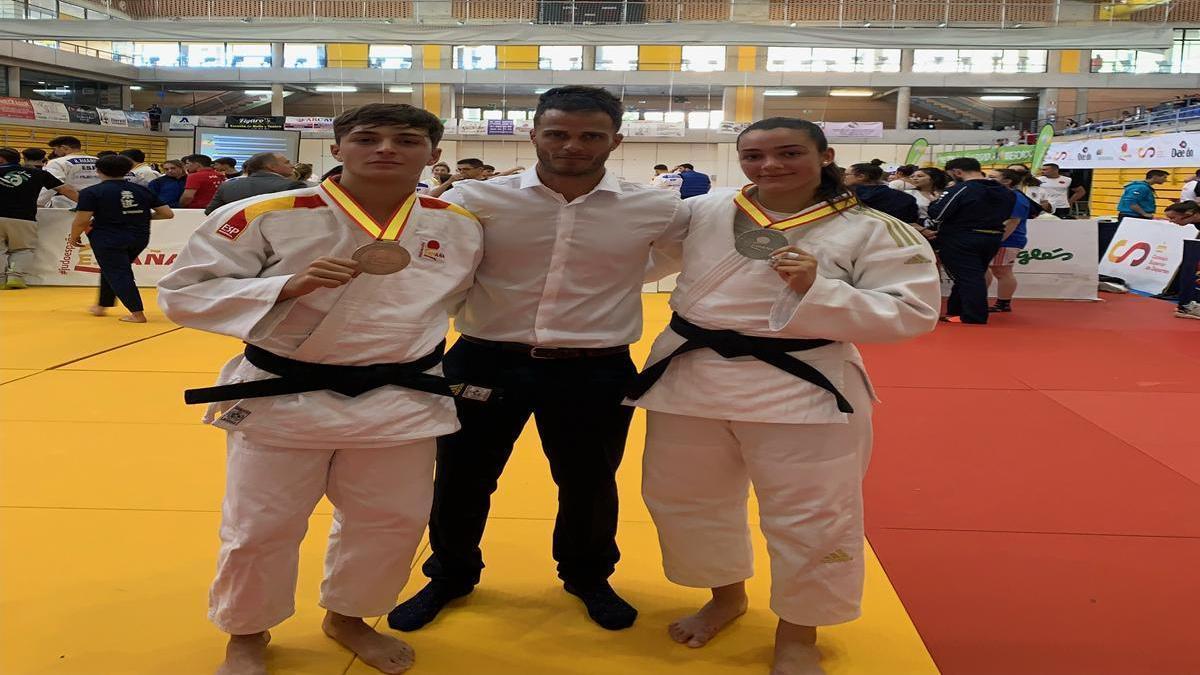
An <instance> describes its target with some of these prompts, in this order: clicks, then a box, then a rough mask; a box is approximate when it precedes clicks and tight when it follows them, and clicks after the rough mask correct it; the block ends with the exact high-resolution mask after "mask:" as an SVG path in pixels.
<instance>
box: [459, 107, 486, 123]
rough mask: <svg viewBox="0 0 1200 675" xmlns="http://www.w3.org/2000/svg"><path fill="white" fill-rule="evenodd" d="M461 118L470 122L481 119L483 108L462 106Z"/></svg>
mask: <svg viewBox="0 0 1200 675" xmlns="http://www.w3.org/2000/svg"><path fill="white" fill-rule="evenodd" d="M462 118H463V119H464V120H470V121H472V122H478V121H479V120H481V119H483V110H482V109H480V108H463V109H462Z"/></svg>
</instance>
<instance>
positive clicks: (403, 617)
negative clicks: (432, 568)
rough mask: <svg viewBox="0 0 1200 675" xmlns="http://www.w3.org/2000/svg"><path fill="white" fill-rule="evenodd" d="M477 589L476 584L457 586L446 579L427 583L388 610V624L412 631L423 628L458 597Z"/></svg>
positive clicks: (405, 630) (398, 628) (400, 629)
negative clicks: (414, 593)
mask: <svg viewBox="0 0 1200 675" xmlns="http://www.w3.org/2000/svg"><path fill="white" fill-rule="evenodd" d="M473 590H475V587H474V586H456V585H452V584H449V583H447V582H445V581H438V580H433V581H430V582H429V583H428V584H425V588H422V589H421V590H420V591H418V592H417V594H416V595H414V596H412V597H411V598H409V599H408V600H405V601H404V602H402V603H400V604H399V605H397V606H396V608H395V609H393V610H392V611H390V612H388V625H389V626H391V627H392V628H394V629H396V630H399V631H404V632H406V633H407V632H410V631H414V630H417V629H418V628H421V627H422V626H424V625H425V624H427V623H429V622H430V621H433V620H434V619H435V618H437V615H438V612H441V611H442V608H444V607H445V606H446V605H448V604H450V602H451V601H452V600H454V599H456V598H461V597H463V596H464V595H467V594H469V593H470V592H471V591H473Z"/></svg>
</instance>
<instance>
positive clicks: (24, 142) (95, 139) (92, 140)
mask: <svg viewBox="0 0 1200 675" xmlns="http://www.w3.org/2000/svg"><path fill="white" fill-rule="evenodd" d="M55 136H74V137H75V138H78V139H79V140H80V141H81V142H83V150H84V152H89V153H92V154H95V153H97V152H99V151H101V150H112V151H113V152H120V151H122V150H128V149H130V148H139V149H141V150H142V152H145V153H146V161H147V162H162V161H164V160H166V159H168V157H167V139H166V137H165V136H138V135H136V134H118V133H112V132H109V131H99V130H97V131H80V130H78V129H55V128H53V127H25V126H18V125H9V124H0V145H7V146H11V147H14V148H16V149H18V150H24V149H25V148H42V149H43V150H44V149H46V143H48V142H49V141H50V139H51V138H54V137H55Z"/></svg>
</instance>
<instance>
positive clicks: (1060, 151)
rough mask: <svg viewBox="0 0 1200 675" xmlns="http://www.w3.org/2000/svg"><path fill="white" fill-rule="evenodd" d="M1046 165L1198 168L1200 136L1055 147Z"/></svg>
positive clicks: (1135, 138) (1190, 134) (1095, 140)
mask: <svg viewBox="0 0 1200 675" xmlns="http://www.w3.org/2000/svg"><path fill="white" fill-rule="evenodd" d="M1046 161H1047V162H1053V163H1054V164H1057V165H1059V166H1060V167H1062V168H1064V169H1125V168H1139V167H1143V168H1148V169H1155V168H1157V169H1162V168H1170V167H1175V166H1184V167H1193V166H1196V165H1197V164H1200V132H1196V131H1185V132H1179V133H1173V134H1159V135H1157V136H1126V137H1121V138H1087V139H1082V140H1078V141H1068V142H1065V143H1054V144H1052V145H1051V146H1050V151H1049V152H1047V153H1046Z"/></svg>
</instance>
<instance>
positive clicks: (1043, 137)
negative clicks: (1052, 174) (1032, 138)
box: [1029, 124, 1054, 173]
mask: <svg viewBox="0 0 1200 675" xmlns="http://www.w3.org/2000/svg"><path fill="white" fill-rule="evenodd" d="M1052 140H1054V125H1053V124H1047V125H1045V126H1043V127H1042V130H1041V131H1039V132H1038V137H1037V145H1034V146H1033V159H1031V160H1030V162H1029V165H1030V166H1031V167H1032V168H1033V171H1034V173H1037V170H1038V168H1040V167H1041V166H1042V160H1044V159H1045V158H1046V151H1047V150H1049V149H1050V141H1052Z"/></svg>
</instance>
